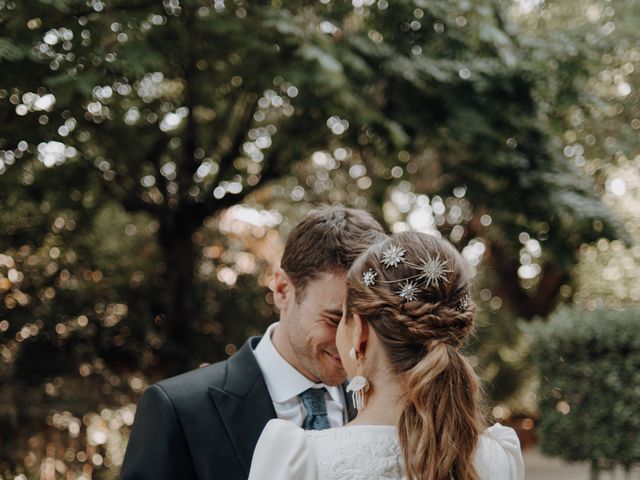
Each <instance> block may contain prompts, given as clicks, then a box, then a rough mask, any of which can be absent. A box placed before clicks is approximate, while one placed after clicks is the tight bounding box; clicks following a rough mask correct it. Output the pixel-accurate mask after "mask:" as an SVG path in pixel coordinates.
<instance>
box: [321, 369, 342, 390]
mask: <svg viewBox="0 0 640 480" xmlns="http://www.w3.org/2000/svg"><path fill="white" fill-rule="evenodd" d="M323 377H324V378H321V379H320V380H321V381H322V383H324V384H325V385H329V386H330V387H335V386H337V385H342V384H343V383H344V381H345V380H346V379H347V373H346V372H345V371H344V370H338V371H334V372H332V373H328V374H325V375H324V376H323Z"/></svg>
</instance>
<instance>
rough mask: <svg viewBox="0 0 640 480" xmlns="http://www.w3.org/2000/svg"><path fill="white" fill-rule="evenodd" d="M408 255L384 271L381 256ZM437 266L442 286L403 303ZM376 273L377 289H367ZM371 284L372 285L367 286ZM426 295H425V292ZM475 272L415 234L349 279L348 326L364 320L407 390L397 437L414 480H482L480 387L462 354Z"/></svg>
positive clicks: (394, 240) (447, 248)
mask: <svg viewBox="0 0 640 480" xmlns="http://www.w3.org/2000/svg"><path fill="white" fill-rule="evenodd" d="M392 245H395V246H396V247H400V248H402V249H403V250H404V251H405V253H404V261H401V262H400V263H399V264H398V265H397V266H395V267H394V266H393V265H389V266H388V267H386V266H385V264H384V262H383V260H384V259H383V252H385V250H386V249H388V248H389V247H390V246H392ZM434 258H438V259H439V262H441V263H442V264H444V265H446V268H445V269H443V270H444V272H443V273H442V277H441V278H440V279H439V281H437V282H433V281H432V282H429V283H428V284H427V282H422V284H420V285H419V287H420V288H419V290H418V291H417V292H415V294H414V295H411V296H410V298H408V299H405V298H403V297H401V296H400V295H399V291H400V289H401V285H402V282H401V280H402V279H407V278H411V277H415V275H416V274H417V273H420V272H419V271H417V270H416V268H415V266H416V265H421V264H422V263H423V262H424V261H425V260H426V259H434ZM369 269H371V270H372V271H373V272H374V273H375V274H377V276H376V278H375V284H373V285H369V286H367V285H366V284H365V282H364V280H363V274H364V272H367V271H368V270H369ZM369 283H370V282H369ZM425 287H426V288H425ZM470 288H471V278H470V271H469V266H468V264H467V263H466V261H465V260H464V259H463V258H462V256H461V255H460V253H458V251H457V250H456V249H455V248H454V247H453V246H452V245H451V244H450V243H449V242H447V241H445V240H441V239H439V238H436V237H434V236H431V235H426V234H423V233H417V232H403V233H399V234H395V235H393V236H391V237H389V238H388V239H387V240H384V241H382V242H380V243H377V244H375V245H373V246H371V247H370V248H369V249H368V250H367V251H365V252H364V253H363V254H362V255H361V256H360V257H359V258H358V259H357V260H356V262H355V263H354V264H353V266H352V267H351V268H350V270H349V273H348V275H347V313H348V315H347V321H351V320H350V319H351V318H352V315H353V314H354V313H357V314H359V315H360V316H361V317H362V318H363V319H365V320H366V321H367V322H368V324H369V325H370V326H371V327H372V328H373V329H374V330H375V332H376V333H377V335H378V337H379V338H380V340H381V342H382V344H383V345H384V349H385V351H386V354H387V356H388V359H389V360H390V364H391V368H392V371H393V372H394V373H395V374H397V375H398V377H399V378H400V380H401V382H402V383H403V390H404V398H403V409H402V413H401V416H400V420H399V425H398V432H399V437H400V446H401V450H402V455H403V459H404V467H405V471H406V474H407V476H408V478H409V480H451V479H454V480H477V479H478V478H479V477H478V474H477V472H476V470H475V468H474V466H473V463H472V457H473V453H474V450H475V448H476V445H477V442H478V436H479V435H480V433H481V432H482V431H483V430H484V428H485V425H484V416H483V412H482V406H481V405H482V402H481V397H482V394H481V388H480V382H479V379H478V377H477V375H476V373H475V372H474V370H473V367H472V366H471V364H470V363H469V361H468V359H467V358H466V357H465V356H464V355H463V354H462V352H461V351H460V348H461V347H462V346H463V345H464V343H465V341H466V340H467V339H468V337H469V335H470V334H471V333H472V331H473V328H474V319H475V306H474V305H473V303H472V301H471V300H470Z"/></svg>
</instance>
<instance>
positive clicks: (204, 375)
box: [156, 339, 252, 401]
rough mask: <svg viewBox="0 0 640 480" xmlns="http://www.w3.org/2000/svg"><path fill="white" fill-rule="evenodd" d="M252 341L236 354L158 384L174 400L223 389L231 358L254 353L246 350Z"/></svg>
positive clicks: (246, 343) (235, 359)
mask: <svg viewBox="0 0 640 480" xmlns="http://www.w3.org/2000/svg"><path fill="white" fill-rule="evenodd" d="M250 341H251V339H249V340H247V342H245V344H244V345H243V346H242V347H241V348H240V349H239V350H238V352H237V353H236V354H235V355H234V356H232V357H230V358H228V359H226V360H222V361H220V362H217V363H213V364H211V365H207V366H203V367H200V368H197V369H195V370H191V371H189V372H186V373H183V374H181V375H177V376H175V377H171V378H167V379H165V380H162V381H160V382H158V383H157V384H156V385H158V386H159V387H160V388H161V389H162V390H164V392H165V393H166V394H167V396H168V397H169V398H171V400H172V401H176V400H178V401H179V400H180V399H185V398H186V399H191V398H193V397H197V396H201V395H203V394H204V395H208V391H209V389H210V388H211V387H214V388H218V389H221V388H223V387H224V385H225V383H226V381H227V375H228V370H229V365H228V363H229V361H230V360H231V359H234V361H237V360H239V358H235V357H236V356H239V357H242V356H246V354H247V353H250V354H252V352H251V351H250V350H249V351H248V352H247V351H246V349H247V348H249V349H251V346H250V345H249V342H250Z"/></svg>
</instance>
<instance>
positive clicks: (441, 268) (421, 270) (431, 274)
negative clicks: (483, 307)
mask: <svg viewBox="0 0 640 480" xmlns="http://www.w3.org/2000/svg"><path fill="white" fill-rule="evenodd" d="M405 253H406V251H405V250H404V249H403V248H402V247H399V246H398V245H393V244H392V245H389V246H388V247H387V248H386V249H385V250H384V251H383V252H382V264H383V265H384V267H385V268H386V269H389V268H391V267H393V268H397V267H398V265H400V264H405V265H408V266H410V267H412V268H415V269H416V270H417V271H418V273H416V274H415V275H411V276H409V277H406V278H401V279H399V280H388V281H385V282H384V283H401V285H400V290H398V291H397V294H398V295H399V296H400V297H402V298H404V300H405V301H407V302H413V301H415V300H416V299H417V294H418V292H419V291H420V289H423V290H426V289H428V288H429V287H430V286H431V285H434V286H435V287H436V288H439V287H440V284H441V282H442V283H448V281H449V280H448V279H447V274H448V273H452V272H453V271H452V270H450V269H449V268H447V267H448V263H449V262H448V261H447V260H444V259H441V258H440V254H439V253H438V254H437V255H436V256H435V257H431V256H427V258H426V259H424V260H422V261H421V263H420V264H419V265H416V264H414V263H411V262H408V261H407V260H405V258H404V255H405ZM376 276H377V273H375V272H374V271H373V270H371V269H369V270H368V271H366V272H365V273H363V274H362V279H363V281H364V284H365V285H366V286H368V287H369V286H371V285H374V284H375V281H376V280H375V277H376ZM461 303H462V302H461ZM468 303H469V300H468V297H466V305H467V306H468ZM463 308H465V309H466V306H465V307H463Z"/></svg>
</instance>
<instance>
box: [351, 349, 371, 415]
mask: <svg viewBox="0 0 640 480" xmlns="http://www.w3.org/2000/svg"><path fill="white" fill-rule="evenodd" d="M349 358H351V359H352V360H355V362H356V373H357V372H358V370H360V359H359V358H358V355H357V353H356V349H355V347H354V348H352V349H351V350H350V351H349ZM367 390H369V381H368V380H367V379H366V378H365V377H363V376H362V375H356V376H355V377H353V378H352V379H351V381H350V382H349V384H348V385H347V392H352V393H351V398H352V399H353V406H354V407H356V410H358V411H360V410H364V407H365V404H364V394H365V393H366V392H367Z"/></svg>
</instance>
